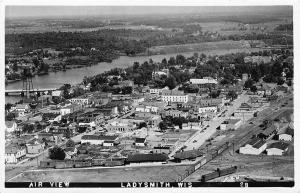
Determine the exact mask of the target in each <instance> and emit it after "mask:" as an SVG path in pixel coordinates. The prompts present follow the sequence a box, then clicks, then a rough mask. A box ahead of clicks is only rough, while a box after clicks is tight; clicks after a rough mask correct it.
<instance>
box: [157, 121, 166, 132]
mask: <svg viewBox="0 0 300 193" xmlns="http://www.w3.org/2000/svg"><path fill="white" fill-rule="evenodd" d="M158 127H159V129H160V130H161V131H165V130H167V129H168V125H167V124H166V123H165V122H164V121H162V122H160V123H159V124H158Z"/></svg>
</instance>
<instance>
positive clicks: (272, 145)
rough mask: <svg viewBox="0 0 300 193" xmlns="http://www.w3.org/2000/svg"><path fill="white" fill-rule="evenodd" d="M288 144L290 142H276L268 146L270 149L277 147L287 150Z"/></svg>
mask: <svg viewBox="0 0 300 193" xmlns="http://www.w3.org/2000/svg"><path fill="white" fill-rule="evenodd" d="M288 146H289V144H288V143H284V142H275V143H272V144H270V146H269V147H268V149H271V148H276V149H281V150H286V149H287V148H288Z"/></svg>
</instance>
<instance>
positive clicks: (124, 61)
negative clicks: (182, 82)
mask: <svg viewBox="0 0 300 193" xmlns="http://www.w3.org/2000/svg"><path fill="white" fill-rule="evenodd" d="M258 50H260V49H253V48H252V49H245V50H243V49H226V50H210V51H206V52H201V53H204V54H206V55H216V54H217V55H220V54H226V53H236V52H248V51H258ZM178 54H182V55H184V56H185V57H190V56H192V55H193V54H194V52H183V53H174V54H164V55H152V56H135V57H129V56H120V57H119V58H118V59H115V60H113V61H112V62H111V63H107V62H101V63H99V64H97V65H93V66H90V67H84V68H74V69H69V70H67V71H65V72H63V71H60V72H52V73H49V74H48V75H43V76H35V77H33V78H32V82H33V87H34V88H58V87H60V86H62V85H63V84H67V83H69V84H78V83H80V82H82V79H83V77H84V76H94V75H97V74H100V73H103V72H105V71H109V70H110V69H112V68H126V67H128V66H131V65H132V64H133V63H134V62H139V63H143V62H145V61H149V59H150V58H151V59H152V60H153V61H154V62H161V61H162V59H164V58H166V59H167V60H168V59H169V58H170V57H172V56H176V55H178ZM199 54H200V53H199ZM22 88H23V83H22V81H18V82H14V83H9V84H7V85H5V89H6V90H11V89H22ZM20 99H21V98H20V97H16V96H6V97H5V102H6V103H15V102H18V101H19V100H20Z"/></svg>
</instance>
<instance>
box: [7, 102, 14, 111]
mask: <svg viewBox="0 0 300 193" xmlns="http://www.w3.org/2000/svg"><path fill="white" fill-rule="evenodd" d="M12 106H13V105H12V104H10V103H6V104H5V110H6V111H9V110H10V109H11V107H12Z"/></svg>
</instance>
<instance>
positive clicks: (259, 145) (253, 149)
mask: <svg viewBox="0 0 300 193" xmlns="http://www.w3.org/2000/svg"><path fill="white" fill-rule="evenodd" d="M266 148H267V143H266V142H265V141H264V140H262V139H259V138H256V137H255V138H253V139H251V140H250V141H249V142H248V143H246V144H245V145H244V146H242V147H240V149H239V152H240V153H241V154H250V155H259V154H261V153H262V152H263V151H264V150H265V149H266Z"/></svg>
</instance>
